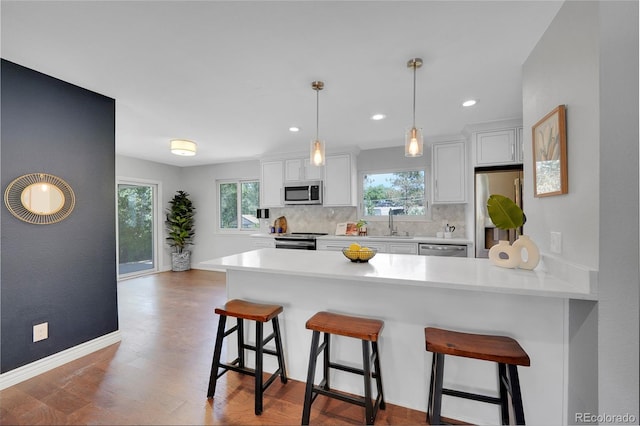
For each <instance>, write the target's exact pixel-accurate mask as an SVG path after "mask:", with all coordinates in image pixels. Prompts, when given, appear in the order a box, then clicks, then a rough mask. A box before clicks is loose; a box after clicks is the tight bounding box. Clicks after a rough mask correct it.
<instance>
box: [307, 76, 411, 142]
mask: <svg viewBox="0 0 640 426" xmlns="http://www.w3.org/2000/svg"><path fill="white" fill-rule="evenodd" d="M414 120H415V119H414ZM319 128H320V90H319V89H318V88H316V140H318V132H319V130H318V129H319Z"/></svg>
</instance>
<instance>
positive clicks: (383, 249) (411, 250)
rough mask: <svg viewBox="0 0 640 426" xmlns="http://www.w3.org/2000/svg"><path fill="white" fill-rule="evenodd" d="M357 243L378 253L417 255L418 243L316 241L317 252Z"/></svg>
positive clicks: (339, 248) (365, 240)
mask: <svg viewBox="0 0 640 426" xmlns="http://www.w3.org/2000/svg"><path fill="white" fill-rule="evenodd" d="M353 243H358V244H360V245H361V246H363V247H369V248H371V249H375V250H377V251H378V253H396V254H418V243H409V242H396V241H372V240H370V239H367V238H358V237H349V238H346V239H344V240H337V239H332V240H323V239H318V240H316V249H317V250H331V251H342V249H343V248H347V247H349V245H350V244H353Z"/></svg>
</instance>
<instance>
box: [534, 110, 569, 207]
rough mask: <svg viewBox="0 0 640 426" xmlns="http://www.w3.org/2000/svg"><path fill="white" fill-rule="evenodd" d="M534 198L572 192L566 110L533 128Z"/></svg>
mask: <svg viewBox="0 0 640 426" xmlns="http://www.w3.org/2000/svg"><path fill="white" fill-rule="evenodd" d="M531 130H532V138H531V141H532V146H533V185H534V187H533V195H534V196H535V197H547V196H550V195H560V194H566V193H567V192H569V181H568V180H569V179H568V176H567V123H566V108H565V106H564V105H559V106H557V107H556V108H555V109H554V110H553V111H551V112H550V113H549V114H547V115H545V116H544V117H543V118H542V119H541V120H540V121H538V122H537V123H536V124H534V126H533V127H532V128H531Z"/></svg>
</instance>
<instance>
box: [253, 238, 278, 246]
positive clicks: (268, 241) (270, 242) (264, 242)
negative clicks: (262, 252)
mask: <svg viewBox="0 0 640 426" xmlns="http://www.w3.org/2000/svg"><path fill="white" fill-rule="evenodd" d="M251 247H253V248H254V249H260V248H276V240H275V239H274V238H273V237H270V236H259V237H251Z"/></svg>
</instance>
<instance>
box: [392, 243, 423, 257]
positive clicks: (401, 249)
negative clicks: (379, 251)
mask: <svg viewBox="0 0 640 426" xmlns="http://www.w3.org/2000/svg"><path fill="white" fill-rule="evenodd" d="M386 253H395V254H418V243H388V244H387V251H386Z"/></svg>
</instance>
